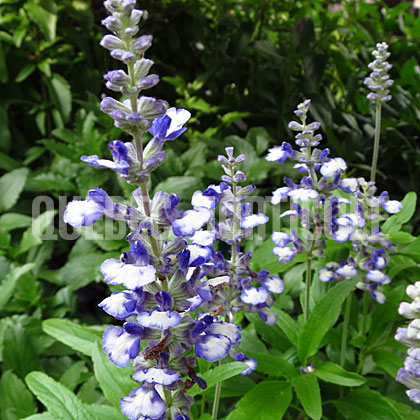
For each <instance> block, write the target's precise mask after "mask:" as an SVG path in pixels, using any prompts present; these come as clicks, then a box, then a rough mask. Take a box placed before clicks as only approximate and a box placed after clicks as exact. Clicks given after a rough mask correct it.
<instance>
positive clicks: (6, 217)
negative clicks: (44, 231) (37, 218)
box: [0, 213, 32, 232]
mask: <svg viewBox="0 0 420 420" xmlns="http://www.w3.org/2000/svg"><path fill="white" fill-rule="evenodd" d="M31 223H32V217H30V216H26V214H21V213H5V214H3V215H2V216H0V228H1V229H2V230H4V231H6V232H9V231H11V230H14V229H19V228H24V227H28V226H30V225H31Z"/></svg>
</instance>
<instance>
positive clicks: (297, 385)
mask: <svg viewBox="0 0 420 420" xmlns="http://www.w3.org/2000/svg"><path fill="white" fill-rule="evenodd" d="M292 385H293V388H294V389H295V391H296V394H297V396H298V398H299V400H300V402H301V403H302V406H303V408H304V410H305V413H306V414H307V415H308V416H309V417H310V418H311V419H314V420H320V419H321V417H322V401H321V390H320V389H319V384H318V380H317V378H316V376H315V374H313V373H306V374H303V375H299V376H295V377H294V378H292Z"/></svg>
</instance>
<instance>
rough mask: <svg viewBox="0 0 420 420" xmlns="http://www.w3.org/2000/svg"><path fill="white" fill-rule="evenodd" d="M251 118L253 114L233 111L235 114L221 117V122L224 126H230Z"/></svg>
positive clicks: (230, 113)
mask: <svg viewBox="0 0 420 420" xmlns="http://www.w3.org/2000/svg"><path fill="white" fill-rule="evenodd" d="M249 116H251V114H250V113H249V112H238V111H233V112H228V113H227V114H225V115H223V116H222V117H221V120H222V122H223V123H224V124H227V125H230V124H232V123H234V122H235V121H237V120H240V119H242V118H246V117H249Z"/></svg>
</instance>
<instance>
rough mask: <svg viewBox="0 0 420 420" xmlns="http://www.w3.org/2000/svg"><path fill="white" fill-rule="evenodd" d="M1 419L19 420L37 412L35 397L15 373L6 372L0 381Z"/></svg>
mask: <svg viewBox="0 0 420 420" xmlns="http://www.w3.org/2000/svg"><path fill="white" fill-rule="evenodd" d="M0 412H1V418H4V419H7V420H18V419H21V418H23V417H26V416H30V415H31V414H35V413H36V412H37V406H36V404H35V400H34V397H33V395H32V394H31V393H30V392H29V390H28V389H27V388H26V385H25V384H24V383H23V381H22V380H20V379H19V378H18V377H17V376H16V375H15V374H14V373H13V372H11V371H7V372H4V373H3V374H2V376H1V380H0Z"/></svg>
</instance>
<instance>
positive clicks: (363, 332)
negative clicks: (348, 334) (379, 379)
mask: <svg viewBox="0 0 420 420" xmlns="http://www.w3.org/2000/svg"><path fill="white" fill-rule="evenodd" d="M368 309H369V294H368V292H366V291H365V292H364V295H363V315H362V325H361V329H360V333H361V336H362V338H363V340H364V339H365V338H366V337H365V336H366V327H367V314H368ZM362 346H363V347H362V348H361V350H360V354H359V365H358V367H357V370H358V372H361V371H362V369H363V364H364V359H365V353H364V343H363V344H362Z"/></svg>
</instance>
